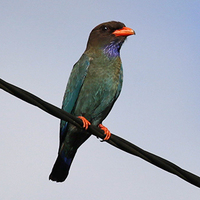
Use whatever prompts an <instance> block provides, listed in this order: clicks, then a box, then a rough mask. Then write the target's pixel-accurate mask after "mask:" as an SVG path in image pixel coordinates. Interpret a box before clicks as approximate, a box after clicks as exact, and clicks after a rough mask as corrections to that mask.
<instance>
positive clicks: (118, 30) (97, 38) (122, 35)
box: [86, 21, 135, 57]
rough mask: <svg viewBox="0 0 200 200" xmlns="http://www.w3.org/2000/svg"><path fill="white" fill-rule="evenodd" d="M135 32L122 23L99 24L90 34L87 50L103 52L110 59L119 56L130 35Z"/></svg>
mask: <svg viewBox="0 0 200 200" xmlns="http://www.w3.org/2000/svg"><path fill="white" fill-rule="evenodd" d="M133 34H135V32H134V31H133V30H132V29H131V28H128V27H126V26H125V25H124V24H123V23H121V22H116V21H110V22H105V23H102V24H99V25H98V26H96V27H95V28H94V29H93V30H92V31H91V33H90V36H89V39H88V43H87V48H86V51H87V50H89V51H90V50H91V51H95V50H97V49H101V50H103V52H104V53H105V54H107V55H108V56H110V57H116V56H118V55H119V51H120V48H121V46H122V44H123V42H124V41H125V39H126V38H127V36H129V35H133Z"/></svg>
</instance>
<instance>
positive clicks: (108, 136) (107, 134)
mask: <svg viewBox="0 0 200 200" xmlns="http://www.w3.org/2000/svg"><path fill="white" fill-rule="evenodd" d="M99 128H100V129H101V130H103V131H104V134H105V135H106V136H105V138H104V139H103V140H109V139H110V136H111V133H110V131H109V130H108V129H107V128H106V127H105V126H103V125H102V124H99Z"/></svg>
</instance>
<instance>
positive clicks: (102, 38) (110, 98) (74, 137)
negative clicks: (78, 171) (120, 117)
mask: <svg viewBox="0 0 200 200" xmlns="http://www.w3.org/2000/svg"><path fill="white" fill-rule="evenodd" d="M126 29H127V30H126ZM124 30H126V31H125V32H126V33H124ZM120 31H121V35H119V36H116V35H115V32H116V33H118V32H120ZM132 34H134V32H133V30H132V29H130V28H127V27H125V25H124V24H123V23H121V22H115V21H112V22H106V23H103V24H100V25H98V26H97V27H95V28H94V29H93V30H92V32H91V33H90V36H89V40H88V43H87V48H86V50H85V52H84V53H83V55H82V56H81V58H80V59H79V61H78V62H77V63H76V64H75V65H74V67H73V69H72V72H71V75H70V78H69V81H68V84H67V87H66V91H65V94H64V98H63V106H62V109H63V110H65V111H67V112H69V113H71V114H73V115H75V116H83V117H84V118H86V119H87V120H88V121H89V122H90V123H91V124H93V125H95V126H98V125H99V124H101V123H102V121H103V120H104V119H105V118H106V116H107V115H108V113H109V112H110V110H111V108H112V106H113V104H114V102H115V101H116V99H117V98H118V96H119V94H120V91H121V87H122V81H123V71H122V64H121V59H120V53H119V52H120V48H121V45H122V44H123V42H124V40H125V39H126V37H127V36H128V35H132ZM89 137H90V134H89V133H88V132H87V131H86V130H80V129H77V128H76V127H75V126H73V125H71V124H69V123H68V122H65V121H63V120H61V124H60V147H59V151H58V158H57V160H56V162H55V164H54V167H53V169H52V172H51V174H50V176H49V179H51V180H53V181H57V182H62V181H64V180H65V179H66V177H67V175H68V171H69V168H70V166H71V163H72V160H73V158H74V156H75V153H76V151H77V149H78V148H79V146H80V145H81V144H82V143H83V142H85V140H87V139H88V138H89Z"/></svg>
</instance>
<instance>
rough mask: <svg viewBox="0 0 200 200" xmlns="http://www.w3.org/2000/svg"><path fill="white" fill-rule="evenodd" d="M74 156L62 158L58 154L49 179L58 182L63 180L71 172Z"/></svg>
mask: <svg viewBox="0 0 200 200" xmlns="http://www.w3.org/2000/svg"><path fill="white" fill-rule="evenodd" d="M72 160H73V158H64V159H63V158H62V157H61V156H60V155H58V157H57V159H56V162H55V164H54V166H53V169H52V172H51V174H50V175H49V179H50V180H52V181H56V182H63V181H64V180H65V179H66V178H67V175H68V173H69V168H70V166H71V163H72Z"/></svg>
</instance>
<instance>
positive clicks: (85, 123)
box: [78, 116, 91, 130]
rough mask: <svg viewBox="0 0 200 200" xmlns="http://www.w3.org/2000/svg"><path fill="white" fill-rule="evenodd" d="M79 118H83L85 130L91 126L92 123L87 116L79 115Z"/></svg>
mask: <svg viewBox="0 0 200 200" xmlns="http://www.w3.org/2000/svg"><path fill="white" fill-rule="evenodd" d="M78 118H79V119H81V120H82V122H83V128H84V129H85V130H87V129H88V127H89V125H91V123H90V122H89V121H88V120H87V119H86V118H85V117H83V116H78Z"/></svg>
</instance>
